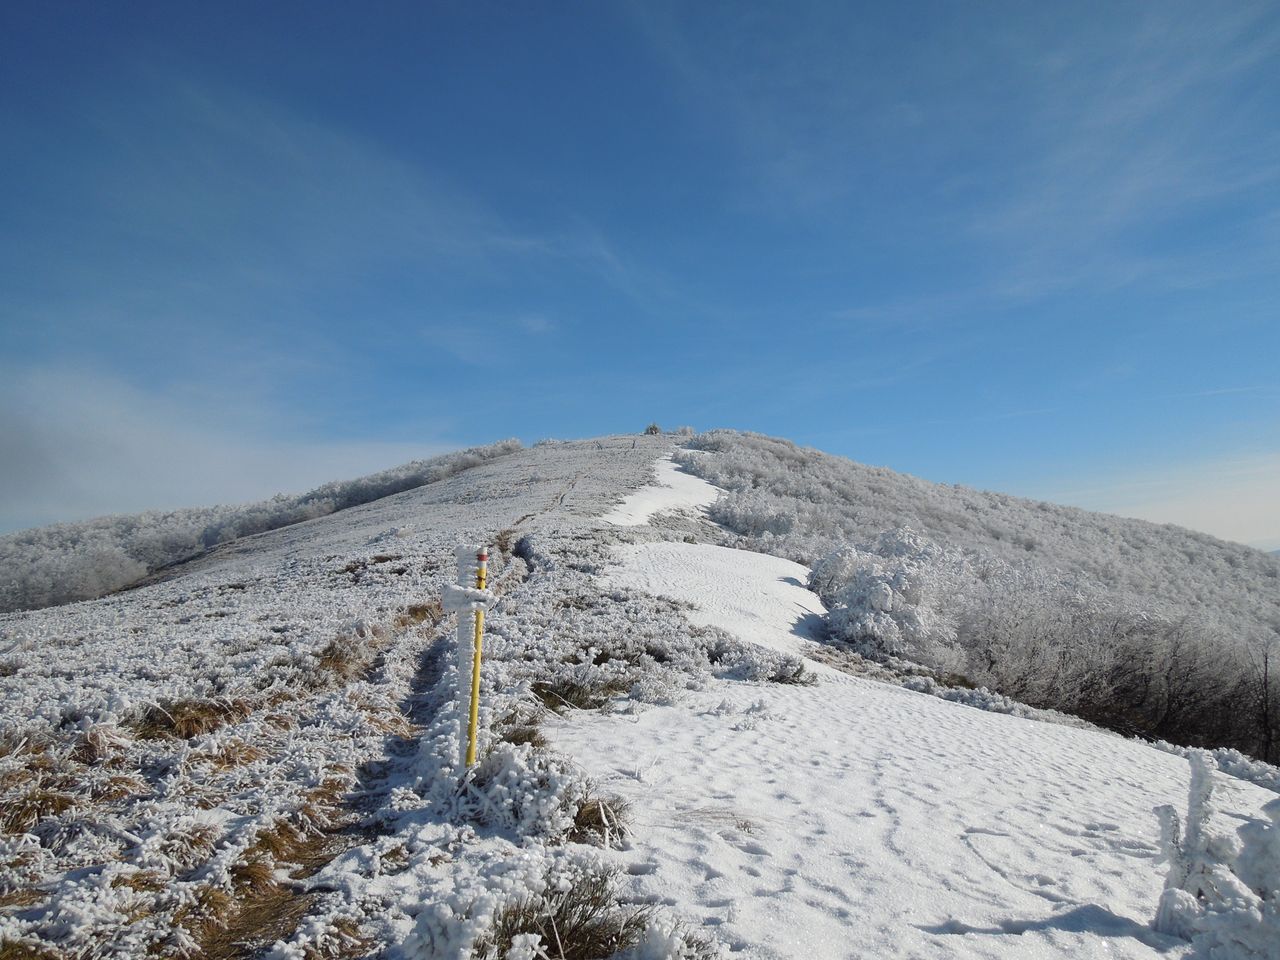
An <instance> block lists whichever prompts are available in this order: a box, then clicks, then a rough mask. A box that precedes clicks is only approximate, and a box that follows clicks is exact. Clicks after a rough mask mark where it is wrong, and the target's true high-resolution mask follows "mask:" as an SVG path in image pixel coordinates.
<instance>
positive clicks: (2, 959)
mask: <svg viewBox="0 0 1280 960" xmlns="http://www.w3.org/2000/svg"><path fill="white" fill-rule="evenodd" d="M0 960H62V954H60V953H58V952H57V951H56V950H54V949H52V948H51V947H44V946H39V947H38V946H34V945H32V944H29V943H22V942H21V941H18V940H0Z"/></svg>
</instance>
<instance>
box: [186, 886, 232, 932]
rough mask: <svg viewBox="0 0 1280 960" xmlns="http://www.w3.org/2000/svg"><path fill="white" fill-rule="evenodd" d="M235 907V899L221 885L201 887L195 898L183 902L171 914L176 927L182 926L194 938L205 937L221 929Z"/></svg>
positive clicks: (229, 918)
mask: <svg viewBox="0 0 1280 960" xmlns="http://www.w3.org/2000/svg"><path fill="white" fill-rule="evenodd" d="M235 909H236V899H235V897H233V896H232V895H231V894H230V893H228V892H227V891H226V890H223V889H222V888H221V887H214V886H207V887H201V888H200V889H199V891H197V893H196V896H195V900H194V901H192V902H190V903H184V904H183V905H182V906H180V907H179V908H178V909H177V910H176V911H175V912H174V915H173V923H174V926H176V927H182V928H183V929H184V930H187V931H189V932H190V933H191V935H192V936H194V937H195V938H196V939H206V938H208V937H210V936H212V935H213V934H214V932H215V931H217V930H220V929H222V928H223V927H225V926H226V925H227V923H228V922H229V921H230V920H231V918H232V916H233V915H234V913H235Z"/></svg>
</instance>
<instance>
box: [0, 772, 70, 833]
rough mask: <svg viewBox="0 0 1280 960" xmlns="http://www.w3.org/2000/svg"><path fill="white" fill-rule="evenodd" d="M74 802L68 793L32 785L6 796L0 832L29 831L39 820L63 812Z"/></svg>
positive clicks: (0, 817)
mask: <svg viewBox="0 0 1280 960" xmlns="http://www.w3.org/2000/svg"><path fill="white" fill-rule="evenodd" d="M75 802H76V798H75V797H74V796H73V795H72V794H70V793H64V792H63V791H61V790H52V789H49V788H47V787H43V786H40V785H38V783H37V784H36V785H33V786H31V787H28V788H27V789H26V790H24V791H23V792H22V793H20V794H18V795H17V796H10V797H6V798H5V801H4V809H3V812H0V832H4V833H30V832H31V829H32V828H33V827H35V825H36V824H38V823H39V822H40V821H41V820H43V819H45V818H46V817H54V816H57V815H58V814H61V813H65V812H66V811H67V810H69V809H70V808H71V807H72V805H74V804H75Z"/></svg>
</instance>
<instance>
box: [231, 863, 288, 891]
mask: <svg viewBox="0 0 1280 960" xmlns="http://www.w3.org/2000/svg"><path fill="white" fill-rule="evenodd" d="M231 879H232V880H233V881H234V882H235V885H236V887H237V888H239V889H242V890H245V891H248V893H249V894H251V895H252V896H255V897H263V896H266V895H267V894H269V893H274V892H275V890H276V889H277V884H276V871H275V867H273V866H272V865H271V862H270V861H268V860H264V859H259V858H255V859H252V860H245V861H242V862H240V863H237V864H236V865H235V866H234V867H232V868H231Z"/></svg>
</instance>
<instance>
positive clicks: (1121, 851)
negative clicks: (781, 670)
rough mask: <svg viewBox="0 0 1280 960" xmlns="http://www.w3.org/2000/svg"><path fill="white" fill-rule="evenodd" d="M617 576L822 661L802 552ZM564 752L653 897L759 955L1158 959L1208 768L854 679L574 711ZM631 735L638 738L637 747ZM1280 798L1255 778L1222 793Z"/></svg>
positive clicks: (665, 547) (669, 558)
mask: <svg viewBox="0 0 1280 960" xmlns="http://www.w3.org/2000/svg"><path fill="white" fill-rule="evenodd" d="M616 555H617V557H618V559H619V560H620V566H619V568H617V569H616V570H611V571H610V573H609V580H610V582H613V583H617V584H620V585H630V586H639V587H641V588H644V589H652V590H655V591H657V592H661V593H667V594H669V595H672V596H674V597H676V598H678V599H681V600H685V601H689V602H692V603H695V604H697V606H698V609H697V611H696V612H694V613H693V614H691V616H692V617H693V618H694V619H695V620H705V621H707V622H718V623H720V624H721V625H722V626H724V627H725V628H726V629H729V630H730V631H733V632H739V633H741V634H742V635H743V636H744V637H745V638H749V639H751V640H752V641H753V642H757V643H764V644H766V645H769V646H772V647H776V648H781V649H789V650H791V651H794V652H803V650H804V649H805V640H807V639H809V633H808V631H807V630H806V629H805V626H804V624H805V619H806V617H807V616H810V615H811V614H812V613H813V612H815V611H817V610H818V609H820V605H818V604H817V602H816V598H812V594H810V595H809V597H810V598H811V599H810V600H809V601H808V602H807V603H806V601H805V600H804V598H803V597H800V596H798V593H800V592H807V591H799V589H798V588H797V587H796V586H795V584H796V582H797V581H798V582H804V579H805V575H806V574H807V571H805V570H804V569H803V568H800V567H799V566H798V565H797V564H790V563H789V562H788V561H782V560H777V559H776V558H767V557H760V556H758V555H752V554H749V553H743V552H740V551H729V550H724V549H723V548H718V547H709V546H706V545H700V544H699V545H693V544H684V543H661V544H652V545H642V546H630V547H624V548H621V549H620V550H618V551H617V554H616ZM553 729H554V734H555V735H554V743H555V744H556V746H557V747H558V748H560V749H562V750H564V751H565V752H566V753H569V754H570V755H572V756H575V757H576V758H578V760H579V762H580V763H581V764H582V765H583V767H584V769H585V770H586V771H587V773H588V774H589V775H590V776H591V777H593V778H595V779H596V780H598V781H599V782H601V783H602V784H605V785H607V786H608V787H609V788H610V789H613V790H616V791H617V792H619V793H620V794H622V795H623V796H625V797H627V798H628V799H629V800H631V801H632V803H633V805H634V806H635V808H636V809H637V810H640V811H643V813H642V814H641V815H640V816H641V819H642V828H641V829H640V830H638V831H637V840H636V842H635V845H634V848H633V849H632V850H629V851H627V853H626V856H625V861H626V864H627V869H628V871H629V872H630V873H631V874H632V875H633V876H634V878H635V879H634V881H633V882H634V883H635V885H636V888H637V890H638V892H639V893H640V894H641V895H643V896H651V897H654V898H657V899H659V900H660V901H661V902H672V903H675V904H678V905H679V906H680V907H681V909H682V910H683V911H684V912H686V913H690V914H692V915H694V916H696V917H697V918H698V920H699V921H700V922H701V923H703V924H706V925H708V926H709V927H712V928H714V929H715V930H716V932H717V933H718V934H719V935H720V936H722V937H723V938H725V940H726V942H727V943H728V944H729V945H730V947H731V948H738V949H742V950H744V951H746V953H747V955H750V956H760V957H779V958H782V957H801V956H803V957H815V958H816V957H833V958H834V957H848V956H865V957H911V956H928V957H937V956H955V957H1057V956H1072V957H1082V956H1087V957H1113V956H1114V957H1155V956H1160V955H1164V954H1166V953H1167V952H1169V951H1171V950H1176V949H1177V948H1178V942H1177V941H1175V940H1173V939H1171V938H1169V937H1165V936H1161V935H1157V934H1155V933H1153V932H1152V931H1151V929H1150V928H1149V920H1150V916H1151V913H1152V908H1153V906H1152V905H1153V904H1154V903H1155V901H1156V898H1157V897H1158V895H1159V892H1160V889H1161V885H1162V879H1163V878H1162V874H1161V872H1160V871H1159V869H1158V868H1157V867H1156V866H1155V865H1154V864H1153V859H1154V857H1155V855H1156V853H1157V846H1156V837H1157V834H1156V829H1155V822H1154V819H1153V817H1152V813H1151V811H1152V808H1153V807H1154V806H1156V805H1159V804H1163V803H1168V804H1173V805H1174V806H1184V805H1185V797H1186V791H1187V766H1186V763H1185V762H1183V761H1181V760H1179V759H1177V758H1174V757H1171V756H1169V755H1167V754H1163V753H1160V752H1158V751H1155V750H1153V749H1151V748H1150V747H1148V746H1146V745H1144V744H1141V743H1138V742H1135V741H1126V740H1122V739H1120V738H1118V737H1115V736H1112V735H1108V734H1104V733H1102V732H1095V731H1090V730H1080V729H1070V728H1067V727H1063V726H1058V725H1050V724H1044V723H1037V722H1035V721H1030V720H1024V719H1021V718H1017V717H1009V716H1003V715H999V714H993V713H986V712H982V711H978V710H973V709H970V708H968V707H964V706H960V705H957V704H952V703H947V702H944V701H941V700H937V699H934V698H931V697H927V696H925V695H922V694H918V693H913V692H910V691H906V690H902V689H895V688H893V687H889V686H885V685H883V684H878V683H873V682H869V681H866V680H860V679H856V678H852V677H838V676H837V677H835V678H833V677H831V676H828V675H824V676H823V678H822V682H821V683H820V684H819V685H818V686H816V687H794V686H781V687H779V686H767V687H763V688H755V689H744V688H743V687H742V686H741V685H739V684H733V683H729V682H723V681H719V682H716V683H713V684H712V685H711V686H710V687H709V688H708V689H707V690H705V691H702V692H700V693H699V694H697V695H696V696H691V697H690V698H688V700H687V701H685V702H683V703H680V704H676V705H672V706H655V707H652V708H650V709H648V710H645V711H642V712H639V713H638V714H628V715H603V716H602V715H593V714H588V713H585V712H580V713H575V714H573V715H572V716H571V717H569V718H568V719H567V720H566V721H565V722H564V723H561V724H558V725H557V726H555V727H554V728H553ZM620 744H627V745H628V749H627V750H626V751H625V752H620V751H619V750H618V746H619V745H620ZM1272 798H1273V795H1272V794H1270V793H1269V792H1267V791H1264V790H1261V789H1259V788H1257V787H1254V786H1252V785H1251V784H1245V783H1242V782H1239V781H1233V782H1232V783H1231V785H1230V787H1229V788H1227V789H1226V791H1225V796H1224V802H1225V803H1226V805H1227V806H1228V807H1229V808H1231V809H1234V810H1237V811H1240V812H1242V813H1249V814H1253V815H1255V816H1256V815H1257V811H1258V810H1259V808H1260V807H1261V805H1262V804H1263V803H1264V802H1266V801H1267V800H1270V799H1272Z"/></svg>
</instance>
